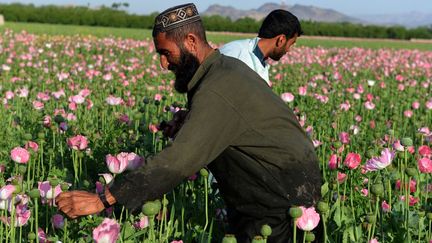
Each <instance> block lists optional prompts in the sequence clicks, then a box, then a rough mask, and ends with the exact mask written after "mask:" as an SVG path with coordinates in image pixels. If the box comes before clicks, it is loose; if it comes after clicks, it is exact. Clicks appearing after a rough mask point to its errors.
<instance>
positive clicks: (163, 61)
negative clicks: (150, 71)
mask: <svg viewBox="0 0 432 243" xmlns="http://www.w3.org/2000/svg"><path fill="white" fill-rule="evenodd" d="M160 64H161V67H162V68H163V69H168V65H169V62H168V60H167V58H166V56H164V55H161V56H160Z"/></svg>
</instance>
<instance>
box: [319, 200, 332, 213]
mask: <svg viewBox="0 0 432 243" xmlns="http://www.w3.org/2000/svg"><path fill="white" fill-rule="evenodd" d="M317 208H318V211H319V212H320V213H321V214H326V213H328V211H329V206H328V204H327V203H326V202H319V203H318V206H317Z"/></svg>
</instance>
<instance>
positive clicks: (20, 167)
mask: <svg viewBox="0 0 432 243" xmlns="http://www.w3.org/2000/svg"><path fill="white" fill-rule="evenodd" d="M18 171H19V173H20V174H22V175H23V174H24V173H26V171H27V167H26V166H25V165H20V166H19V167H18Z"/></svg>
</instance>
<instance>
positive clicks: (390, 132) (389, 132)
mask: <svg viewBox="0 0 432 243" xmlns="http://www.w3.org/2000/svg"><path fill="white" fill-rule="evenodd" d="M387 134H388V135H391V136H394V134H395V133H394V130H393V129H389V130H388V131H387Z"/></svg>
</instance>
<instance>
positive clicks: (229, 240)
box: [222, 234, 237, 243]
mask: <svg viewBox="0 0 432 243" xmlns="http://www.w3.org/2000/svg"><path fill="white" fill-rule="evenodd" d="M222 243H237V239H236V238H235V236H234V235H230V234H226V235H225V237H224V238H223V239H222Z"/></svg>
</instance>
